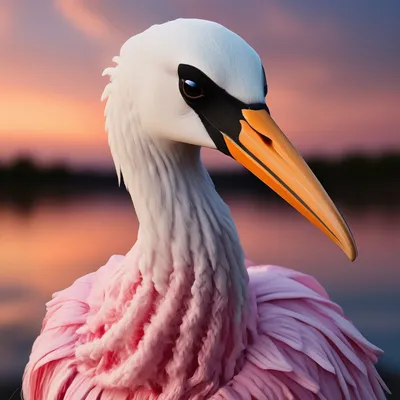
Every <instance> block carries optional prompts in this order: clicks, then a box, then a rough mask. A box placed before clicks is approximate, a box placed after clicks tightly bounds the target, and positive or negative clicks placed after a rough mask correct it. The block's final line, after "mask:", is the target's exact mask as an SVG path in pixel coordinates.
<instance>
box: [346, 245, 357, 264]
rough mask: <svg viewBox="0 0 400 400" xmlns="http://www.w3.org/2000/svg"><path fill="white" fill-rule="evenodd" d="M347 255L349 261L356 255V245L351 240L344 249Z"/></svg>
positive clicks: (353, 259)
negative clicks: (348, 245) (349, 244)
mask: <svg viewBox="0 0 400 400" xmlns="http://www.w3.org/2000/svg"><path fill="white" fill-rule="evenodd" d="M345 253H346V255H347V257H348V258H349V259H350V261H351V262H354V261H355V260H356V258H357V256H358V250H357V246H356V245H355V243H354V242H353V243H352V244H351V246H350V247H349V248H348V249H346V250H345Z"/></svg>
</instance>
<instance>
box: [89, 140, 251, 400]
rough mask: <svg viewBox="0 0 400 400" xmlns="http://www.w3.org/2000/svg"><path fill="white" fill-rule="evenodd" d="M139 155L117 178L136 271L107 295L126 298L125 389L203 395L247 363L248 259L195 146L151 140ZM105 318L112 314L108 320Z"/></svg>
mask: <svg viewBox="0 0 400 400" xmlns="http://www.w3.org/2000/svg"><path fill="white" fill-rule="evenodd" d="M165 146H167V147H165ZM139 148H140V151H139ZM137 150H138V151H135V153H134V157H132V158H131V159H130V163H129V166H128V165H123V164H122V165H121V170H122V173H123V176H124V181H125V184H126V186H127V188H128V190H129V193H130V194H131V197H132V200H133V203H134V206H135V210H136V213H137V216H138V219H139V224H140V227H139V233H138V240H137V243H136V244H135V246H134V248H133V249H132V251H131V252H130V253H128V255H127V257H125V260H124V265H123V270H125V271H130V272H129V273H127V272H124V273H123V272H121V273H123V274H124V275H123V276H124V278H122V276H121V277H119V278H118V279H115V282H114V283H111V285H113V286H115V289H108V290H107V291H108V292H109V293H115V292H119V293H122V294H120V295H118V296H120V297H121V298H126V296H128V297H129V302H128V303H126V308H124V312H123V314H121V320H124V321H125V322H124V323H123V324H122V322H120V325H121V326H122V325H123V326H124V327H125V328H124V329H125V331H124V332H125V333H124V335H121V333H120V330H119V328H117V327H115V330H116V332H115V333H114V334H113V338H114V339H115V338H118V340H117V339H115V346H116V347H117V348H119V347H118V346H121V343H123V342H124V343H125V342H126V341H127V340H128V342H127V343H126V344H124V345H123V346H122V347H123V348H131V347H132V345H133V347H134V348H135V346H137V347H136V350H135V351H134V350H131V351H132V353H131V355H130V356H129V358H128V359H127V360H125V361H124V364H126V365H125V366H126V369H124V370H125V371H128V370H129V373H128V374H125V375H124V376H123V381H121V382H120V385H121V386H123V385H129V386H130V387H132V386H135V385H136V386H143V385H144V386H149V385H150V386H151V387H153V388H156V389H157V390H159V391H160V392H164V391H165V390H176V391H180V392H181V391H183V392H185V393H189V392H192V393H194V392H193V391H196V392H197V393H204V394H206V393H209V392H211V391H213V389H214V388H216V387H217V386H218V385H219V384H220V383H221V382H225V381H227V380H229V379H231V378H232V376H233V374H234V373H235V372H237V369H238V368H239V367H240V363H241V360H242V359H243V354H242V353H243V349H244V348H245V345H246V340H247V335H246V329H247V316H248V312H249V309H248V307H249V305H248V293H247V288H248V275H247V271H246V268H245V266H244V256H243V251H242V248H241V245H240V241H239V238H238V235H237V232H236V228H235V226H234V223H233V221H232V218H231V216H230V212H229V209H228V207H227V206H226V205H225V204H224V202H223V201H222V199H221V198H220V197H219V196H218V194H217V193H216V191H215V189H214V185H213V183H212V181H211V179H210V177H209V175H208V173H207V172H206V170H205V168H204V166H203V165H202V163H201V161H200V154H199V150H198V149H197V148H195V147H192V146H187V145H173V146H172V145H170V144H162V143H153V142H150V141H149V142H147V143H146V145H143V144H142V145H141V146H138V148H137ZM118 296H117V297H118ZM118 298H119V297H118ZM108 304H112V302H111V301H110V302H108ZM104 307H106V305H105V306H104ZM109 313H111V314H112V315H115V313H116V312H115V311H107V312H106V311H105V312H104V313H103V314H104V315H109ZM131 315H134V316H135V317H134V318H133V317H131ZM132 318H133V319H132ZM109 329H111V330H112V329H114V327H112V328H109ZM126 330H129V331H130V332H132V333H131V334H126ZM131 337H133V338H134V340H136V342H135V343H134V344H132V343H131V342H129V341H130V340H131V339H129V338H131ZM137 340H139V342H137ZM108 346H109V345H108ZM82 354H83V353H82ZM135 360H136V361H135ZM90 362H93V360H92V359H91V361H90ZM96 365H97V364H96ZM98 372H99V371H96V374H98ZM98 376H99V378H98V379H102V378H100V375H98ZM121 376H122V375H121ZM104 378H105V380H104V381H101V382H102V384H107V379H108V377H107V376H105V377H104ZM121 379H122V377H121ZM115 381H116V375H115V374H114V375H113V382H112V384H113V385H115ZM183 392H182V393H183ZM178 397H179V396H178ZM178 397H177V398H178ZM200 397H201V396H200Z"/></svg>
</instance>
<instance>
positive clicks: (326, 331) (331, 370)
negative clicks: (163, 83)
mask: <svg viewBox="0 0 400 400" xmlns="http://www.w3.org/2000/svg"><path fill="white" fill-rule="evenodd" d="M127 258H128V259H129V258H130V257H129V255H128V256H127ZM132 259H134V257H132ZM124 260H125V258H124V257H122V256H114V257H112V258H111V259H110V260H109V262H108V263H107V264H106V265H105V266H103V267H102V268H101V269H99V270H98V271H97V272H96V273H92V274H89V275H86V276H84V277H82V278H80V279H78V280H77V281H76V282H75V283H74V284H73V285H72V286H70V287H69V288H67V289H65V290H63V291H61V292H58V293H56V294H55V295H54V297H53V299H52V300H51V301H50V302H49V303H48V305H47V315H46V318H45V320H44V323H43V328H42V333H41V335H40V336H39V337H38V339H37V340H36V342H35V344H34V347H33V351H32V355H31V358H30V361H29V364H28V366H27V368H26V371H25V376H24V384H23V392H24V398H25V399H26V400H42V399H46V400H53V399H54V400H56V399H57V400H58V399H63V400H81V399H82V400H83V399H85V400H105V399H113V400H117V399H120V400H130V399H156V398H157V399H178V398H196V395H198V396H200V398H201V397H202V396H201V394H203V396H205V397H208V396H209V398H215V399H260V400H262V399H269V400H271V399H279V400H281V399H302V400H303V399H304V400H306V399H351V400H356V399H360V400H368V399H384V398H385V395H384V393H383V390H382V388H381V386H383V387H385V385H384V383H383V382H382V381H381V379H380V378H379V375H378V374H377V372H376V370H375V368H374V363H376V361H377V359H378V356H379V355H380V354H381V351H380V350H379V349H378V348H376V347H375V346H373V345H372V344H370V343H369V342H368V341H367V340H365V339H364V338H363V337H362V335H361V334H360V333H359V332H358V330H357V329H356V328H355V327H354V326H353V324H352V323H351V322H349V321H348V320H347V319H346V318H345V317H344V315H343V312H342V310H341V309H340V307H339V306H337V305H336V304H335V303H333V302H331V301H330V300H329V298H328V295H327V294H326V292H325V290H324V289H323V288H322V287H321V286H320V285H319V284H318V282H317V281H316V280H315V279H314V278H312V277H310V276H307V275H304V274H301V273H299V272H296V271H293V270H289V269H285V268H281V267H277V266H251V267H248V269H247V271H248V273H249V278H250V280H249V293H250V298H251V301H250V303H251V308H250V312H249V313H248V316H247V318H246V330H245V333H244V335H245V338H243V341H239V342H240V343H241V344H242V343H247V347H246V349H245V350H244V353H243V360H241V361H240V363H239V364H240V366H238V365H237V364H238V363H236V360H235V359H234V358H233V359H232V361H231V362H232V365H224V370H225V371H229V370H230V369H234V371H232V372H233V373H232V375H233V376H232V377H229V376H227V377H226V379H224V376H223V374H222V373H220V374H218V376H217V379H209V377H212V376H213V374H212V373H209V372H207V371H206V369H207V366H206V365H201V359H202V357H201V351H200V346H198V347H197V351H195V352H194V353H191V354H187V355H186V357H188V358H190V359H191V363H187V360H181V362H182V364H184V365H185V368H188V367H190V368H189V369H188V370H186V372H187V374H186V376H185V378H186V380H187V382H185V380H182V379H181V375H180V372H181V371H180V368H179V367H180V366H179V363H178V364H176V365H174V368H173V369H172V368H169V367H171V366H172V365H173V364H174V360H175V359H174V356H173V355H174V353H175V352H176V351H177V350H178V349H177V342H178V339H179V338H180V337H181V336H182V335H185V332H184V331H183V330H182V328H183V325H184V320H185V317H187V316H188V313H189V312H190V309H188V308H186V309H185V308H183V307H182V308H181V307H179V308H178V309H176V310H174V312H176V314H174V313H172V314H170V313H168V310H163V314H162V315H158V312H157V308H158V307H162V304H161V303H160V302H159V301H157V296H154V293H155V292H154V288H153V287H151V285H150V286H149V287H146V282H145V279H144V278H143V277H141V276H140V274H137V275H136V276H135V272H137V269H136V268H135V265H129V266H128V265H127V264H126V262H124ZM132 281H134V282H135V283H133V284H132ZM139 293H140V295H139ZM144 293H146V295H145V297H144V298H143V297H142V296H144ZM171 295H172V296H179V294H178V293H176V292H175V293H173V294H171ZM136 296H140V298H141V299H140V301H139V303H138V304H139V308H140V310H132V309H131V303H132V302H133V301H135V299H136ZM111 299H113V302H111ZM218 300H219V299H217V301H218ZM189 302H190V301H189V299H188V300H187V302H186V303H185V304H188V303H189ZM130 312H135V314H136V315H135V317H136V318H138V319H139V320H140V323H137V320H136V321H135V326H132V325H129V321H133V320H132V319H131V318H132V317H133V316H132V315H126V313H130ZM139 314H140V316H139ZM178 315H179V316H178ZM124 317H126V318H125V320H124ZM233 318H234V316H233V315H230V316H228V319H233ZM174 319H175V320H174ZM127 322H128V323H127ZM173 323H174V328H171V326H172V324H173ZM155 324H158V325H161V326H162V327H163V328H165V329H166V330H168V329H169V332H167V333H166V334H165V338H164V339H165V341H166V342H167V343H168V345H167V346H166V349H167V350H166V351H165V349H164V351H163V349H162V348H161V349H160V348H158V347H157V341H159V339H160V338H159V336H156V337H154V338H150V339H153V340H154V342H155V343H154V344H153V346H154V347H150V348H147V349H146V348H144V346H141V340H143V339H144V337H145V336H146V335H145V334H144V332H145V331H148V332H149V331H151V330H152V327H153V325H155ZM154 331H156V330H154ZM162 332H163V331H161V334H162ZM226 333H227V332H226ZM217 334H218V332H213V331H209V330H208V329H207V328H204V329H203V330H202V334H201V340H202V343H203V345H204V344H205V343H206V342H207V340H210V339H209V338H210V336H214V335H217ZM157 335H160V331H157ZM146 339H148V338H147V337H146ZM219 339H220V340H221V339H222V338H219ZM148 345H149V346H152V343H151V340H150V342H149V343H148ZM191 345H193V343H191ZM219 345H220V344H219ZM240 350H242V349H240ZM203 357H205V358H207V355H203ZM144 362H147V368H148V370H147V371H143V370H142V368H140V374H142V377H143V376H144V375H146V374H147V385H141V382H143V381H142V378H141V377H140V374H135V367H142V366H143V364H141V363H144ZM210 362H212V359H211V360H210ZM190 369H191V372H189V370H190ZM199 371H201V376H198V377H197V378H198V379H197V382H196V383H195V384H191V382H190V380H194V381H195V380H196V379H194V377H195V376H196V373H198V372H199ZM221 372H222V371H221ZM190 374H191V376H189V375H190ZM152 377H153V378H154V377H157V379H159V380H158V382H157V381H156V380H155V379H152ZM136 382H137V383H138V384H136Z"/></svg>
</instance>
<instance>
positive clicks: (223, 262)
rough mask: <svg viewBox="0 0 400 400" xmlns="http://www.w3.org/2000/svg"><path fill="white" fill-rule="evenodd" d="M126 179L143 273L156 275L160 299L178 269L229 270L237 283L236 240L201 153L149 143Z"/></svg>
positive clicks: (240, 262) (239, 266)
mask: <svg viewBox="0 0 400 400" xmlns="http://www.w3.org/2000/svg"><path fill="white" fill-rule="evenodd" d="M123 174H124V179H125V183H126V186H127V188H128V191H129V193H130V195H131V198H132V201H133V204H134V207H135V210H136V214H137V217H138V219H139V232H138V241H137V243H136V246H135V247H136V252H139V253H140V254H141V257H142V259H141V271H142V273H146V274H148V273H150V274H152V275H153V281H154V284H155V286H156V289H157V290H158V291H159V292H160V293H163V292H165V290H167V288H168V286H169V282H170V275H171V273H172V272H173V270H174V269H175V268H176V267H178V266H180V265H186V266H190V267H191V269H193V268H194V269H198V268H199V269H201V268H206V269H207V270H209V271H210V273H211V272H215V271H216V270H218V269H225V270H226V271H228V270H229V273H230V274H233V275H234V276H233V277H232V279H233V278H235V279H236V278H237V279H239V276H236V275H240V271H242V270H244V265H243V259H244V257H243V252H242V247H241V244H240V241H239V238H238V234H237V231H236V228H235V225H234V222H233V220H232V218H231V215H230V211H229V208H228V207H227V206H226V204H225V203H224V202H223V201H222V199H221V198H220V196H219V195H218V193H217V192H216V190H215V188H214V185H213V183H212V181H211V178H210V176H209V174H208V173H207V171H206V170H205V168H204V166H203V164H202V162H201V160H200V151H199V149H198V148H197V147H195V146H189V145H183V144H176V143H174V144H171V143H163V142H156V143H154V142H152V141H150V140H149V141H148V142H147V143H146V145H142V146H141V148H140V152H138V153H137V154H136V156H135V159H134V165H133V168H132V167H131V169H130V170H129V173H126V171H123ZM242 275H243V274H242Z"/></svg>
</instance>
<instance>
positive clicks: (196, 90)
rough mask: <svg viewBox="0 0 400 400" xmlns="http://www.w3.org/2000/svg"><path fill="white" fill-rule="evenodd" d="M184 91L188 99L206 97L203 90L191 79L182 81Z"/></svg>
mask: <svg viewBox="0 0 400 400" xmlns="http://www.w3.org/2000/svg"><path fill="white" fill-rule="evenodd" d="M182 91H183V93H184V95H185V96H186V97H187V98H188V99H193V100H194V99H199V98H200V97H203V96H204V91H203V88H202V87H201V86H200V85H199V84H198V83H196V82H194V81H191V80H190V79H182Z"/></svg>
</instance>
